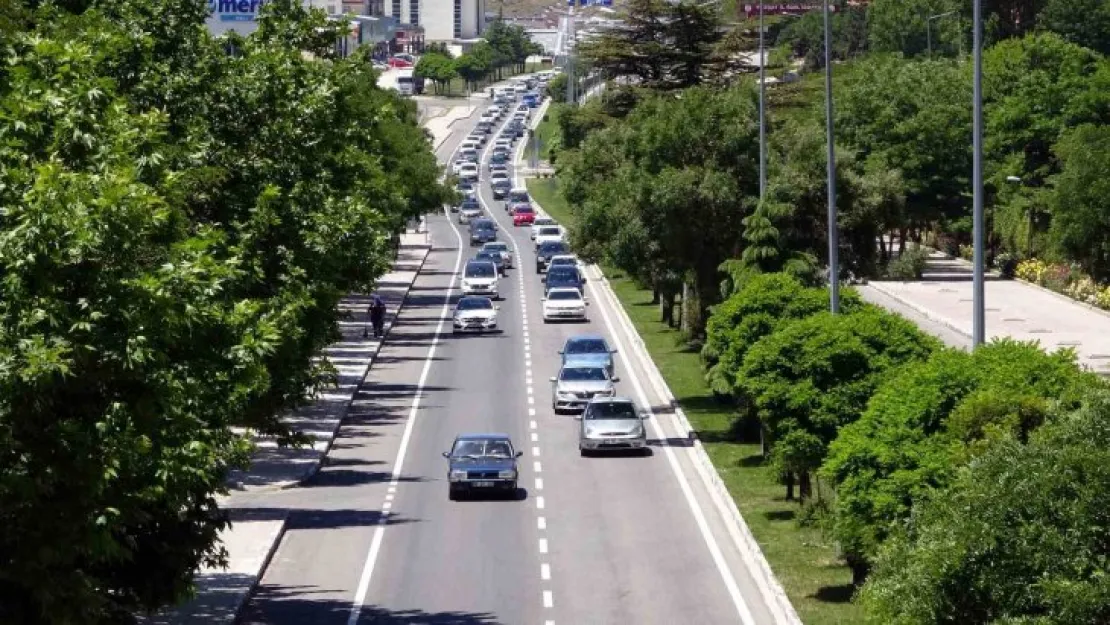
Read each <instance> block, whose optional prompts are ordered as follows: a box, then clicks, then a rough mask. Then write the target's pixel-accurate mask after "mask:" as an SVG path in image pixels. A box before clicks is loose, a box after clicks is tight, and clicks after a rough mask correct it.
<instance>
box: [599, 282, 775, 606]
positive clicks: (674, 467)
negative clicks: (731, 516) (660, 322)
mask: <svg viewBox="0 0 1110 625" xmlns="http://www.w3.org/2000/svg"><path fill="white" fill-rule="evenodd" d="M586 287H587V288H589V289H590V290H591V291H592V292H593V295H594V298H593V299H594V300H595V301H600V300H601V299H602V298H601V296H600V295H599V294H598V290H599V289H598V288H597V287H596V286H595V285H594V281H593V280H591V281H589V282H587V283H586ZM606 304H609V302H608V301H606ZM617 305H619V302H618V304H617ZM598 308H599V309H600V310H601V316H602V318H603V319H604V320H605V326H606V327H607V328H608V329H609V334H610V336H612V337H613V342H614V343H616V347H617V353H618V355H620V356H621V357H622V359H624V360H625V361H626V362H625V370H626V371H627V372H628V378H629V379H630V380H632V386H633V387H634V388H635V390H636V398H637V399H638V400H639V402H640V405H641V406H643V407H644V409H645V410H646V411H647V412H649V413H650V414H651V417H652V418H651V419H650V421H651V427H652V430H653V431H654V432H655V435H656V438H660V439H664V440H665V438H666V437H665V436H664V435H663V432H662V430H661V428H660V425H659V424H658V423H657V422H656V421H657V419H658V417H657V416H656V415H655V414H654V412H653V411H652V410H651V408H650V406H651V402H650V401H648V396H647V393H645V392H644V387H643V385H642V384H641V383H640V379H639V376H638V375H637V374H636V370H635V368H634V367H633V363H631V362H628V359H627V356H625V354H627V353H628V352H626V351H625V348H624V345H623V341H621V338H620V335H619V334H618V333H617V329H616V327H615V326H614V325H613V320H612V319H611V318H610V317H609V313H608V311H607V310H606V306H604V305H602V306H598ZM663 452H664V455H666V456H667V462H668V464H670V467H671V471H672V472H673V473H674V475H675V478H676V479H677V480H678V485H679V488H680V489H681V490H682V494H683V496H684V497H685V499H686V503H687V505H688V506H689V507H690V512H691V513H693V515H694V521H695V523H696V524H697V526H698V529H699V530H700V531H701V535H702V538H703V539H704V540H705V544H706V546H707V547H708V548H709V553H710V555H711V556H712V558H713V563H714V564H715V565H716V566H717V571H718V572H719V573H720V575H721V579H722V580H723V581H724V583H725V589H726V590H727V591H728V594H729V597H730V598H731V599H732V603H733V605H734V606H735V607H736V612H737V614H738V615H739V616H740V620H741V621H743V623H744V625H755V620H754V619H753V618H752V614H751V610H749V608H748V604H747V603H745V601H744V597H743V595H742V594H741V592H740V587H739V586H738V585H737V584H736V579H735V577H733V575H732V571H731V570H730V569H729V567H728V563H727V562H725V558H724V554H723V553H722V552H721V546H720V545H718V544H717V539H716V537H714V536H713V532H712V531H711V530H710V529H709V522H708V521H707V520H706V518H705V512H704V511H703V510H702V509H701V506H700V505H699V504H698V501H697V498H695V497H694V491H693V488H691V486H690V482H689V480H687V479H686V474H685V473H684V472H683V470H682V467H681V466H680V465H679V464H678V458H676V457H675V453H674V450H673V449H671V448H670V447H669V446H666V445H664V446H663Z"/></svg>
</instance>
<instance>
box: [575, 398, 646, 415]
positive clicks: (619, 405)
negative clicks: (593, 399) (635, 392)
mask: <svg viewBox="0 0 1110 625" xmlns="http://www.w3.org/2000/svg"><path fill="white" fill-rule="evenodd" d="M582 418H584V419H639V418H640V417H639V416H638V415H637V414H636V407H635V406H633V405H632V403H631V402H625V401H604V402H597V403H593V404H590V405H589V406H588V407H587V408H586V414H585V415H584V416H583V417H582Z"/></svg>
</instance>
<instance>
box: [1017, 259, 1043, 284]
mask: <svg viewBox="0 0 1110 625" xmlns="http://www.w3.org/2000/svg"><path fill="white" fill-rule="evenodd" d="M1047 270H1048V265H1047V264H1046V263H1045V262H1044V261H1041V260H1037V259H1035V258H1031V259H1029V260H1023V261H1021V262H1020V263H1018V266H1017V269H1016V270H1015V271H1014V274H1015V275H1017V277H1018V279H1019V280H1025V281H1026V282H1032V283H1034V284H1040V283H1041V281H1042V280H1043V279H1044V274H1045V271H1047Z"/></svg>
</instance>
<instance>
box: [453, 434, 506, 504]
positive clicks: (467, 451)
mask: <svg viewBox="0 0 1110 625" xmlns="http://www.w3.org/2000/svg"><path fill="white" fill-rule="evenodd" d="M522 455H524V452H521V451H515V450H514V448H513V441H512V439H510V438H509V435H508V434H460V435H459V436H456V437H455V441H454V442H453V443H452V444H451V450H450V451H445V452H443V457H444V458H446V459H447V496H448V497H449V498H450V499H452V500H454V499H457V498H459V497H460V496H463V495H470V494H473V493H475V492H481V491H485V492H500V493H506V494H511V495H512V496H514V497H515V496H516V494H517V479H518V478H519V475H520V474H519V472H518V469H517V458H520V457H521V456H522Z"/></svg>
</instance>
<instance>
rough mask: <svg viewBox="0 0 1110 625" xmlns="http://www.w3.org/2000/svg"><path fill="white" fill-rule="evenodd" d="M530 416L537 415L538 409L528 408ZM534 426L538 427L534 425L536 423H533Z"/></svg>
mask: <svg viewBox="0 0 1110 625" xmlns="http://www.w3.org/2000/svg"><path fill="white" fill-rule="evenodd" d="M528 416H529V417H534V416H536V409H535V408H529V409H528ZM532 423H535V421H533V422H532ZM532 427H536V426H534V425H533V426H532Z"/></svg>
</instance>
